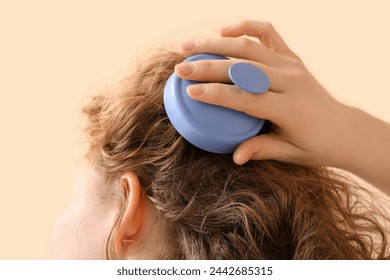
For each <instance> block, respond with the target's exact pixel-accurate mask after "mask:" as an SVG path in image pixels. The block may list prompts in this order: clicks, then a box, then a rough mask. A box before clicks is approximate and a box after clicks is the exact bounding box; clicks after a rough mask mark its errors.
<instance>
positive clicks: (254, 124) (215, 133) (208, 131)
mask: <svg viewBox="0 0 390 280" xmlns="http://www.w3.org/2000/svg"><path fill="white" fill-rule="evenodd" d="M219 59H228V58H226V57H224V56H220V55H214V54H198V55H194V56H191V57H189V58H187V59H186V60H185V61H186V62H189V61H196V60H219ZM229 76H230V79H231V80H232V82H233V83H234V84H235V85H236V86H237V87H239V88H241V89H243V90H245V91H248V92H250V93H253V94H259V93H263V92H266V91H267V90H268V88H269V86H270V81H269V79H268V77H267V75H266V74H265V73H264V72H263V71H262V70H260V69H259V68H257V67H255V66H253V65H251V64H248V63H242V62H238V63H235V64H233V65H232V66H230V68H229ZM196 83H200V82H196V81H190V80H184V79H181V78H179V77H178V76H177V75H176V74H175V73H173V74H172V75H171V76H170V77H169V79H168V80H167V83H166V85H165V88H164V106H165V110H166V112H167V115H168V118H169V120H170V121H171V123H172V125H173V126H174V127H175V129H176V130H177V131H178V132H179V133H180V135H182V136H183V137H184V138H185V139H186V140H187V141H188V142H190V143H191V144H193V145H195V146H196V147H198V148H200V149H202V150H205V151H208V152H212V153H218V154H227V153H232V152H233V151H234V150H235V149H236V147H237V146H238V145H239V144H240V143H241V142H243V141H244V140H246V139H249V138H251V137H253V136H255V135H256V134H258V133H259V131H260V130H261V128H262V127H263V125H264V120H263V119H258V118H254V117H251V116H249V115H247V114H245V113H242V112H238V111H235V110H232V109H228V108H224V107H220V106H216V105H210V104H206V103H202V102H199V101H196V100H194V99H192V98H190V97H189V96H188V95H187V91H186V90H187V86H189V85H192V84H196Z"/></svg>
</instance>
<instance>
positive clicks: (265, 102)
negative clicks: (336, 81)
mask: <svg viewBox="0 0 390 280" xmlns="http://www.w3.org/2000/svg"><path fill="white" fill-rule="evenodd" d="M221 35H222V37H216V38H211V39H206V40H199V41H195V42H187V43H184V44H183V45H182V52H183V53H184V54H185V55H194V54H197V53H214V54H219V55H224V56H227V57H231V58H232V59H231V60H203V61H196V62H190V63H181V64H179V65H177V66H176V69H175V71H176V73H177V75H178V76H180V77H181V78H184V79H190V80H196V81H205V82H210V83H207V84H196V85H191V86H189V87H188V88H187V92H188V94H189V95H190V97H192V98H193V99H196V100H199V101H202V102H206V103H211V104H215V105H220V106H224V107H228V108H231V109H234V110H238V111H242V112H245V113H246V114H249V115H251V116H254V117H258V118H263V119H268V120H270V121H271V122H272V123H273V128H272V131H271V132H270V133H269V134H263V135H259V136H255V137H253V138H251V139H248V140H247V141H245V142H243V143H242V144H240V145H239V147H238V148H237V149H236V151H235V152H234V155H233V158H234V161H235V162H236V163H237V164H243V163H245V162H247V161H248V160H250V159H254V160H258V159H275V160H279V161H285V162H292V163H297V164H301V165H310V166H319V165H333V166H334V165H336V164H337V160H338V157H339V149H340V146H339V143H340V141H342V140H343V137H344V136H345V125H346V122H348V114H346V111H347V110H348V107H347V106H344V105H342V104H341V103H339V102H338V101H336V100H335V99H334V98H333V97H332V96H330V94H329V93H328V92H327V91H326V90H325V89H324V88H323V87H322V86H321V85H320V84H319V83H318V82H317V80H316V79H315V78H314V77H313V76H312V75H311V74H310V72H309V71H308V70H307V69H306V67H305V66H304V64H303V63H302V61H301V60H300V59H299V57H298V56H297V55H296V54H295V53H293V52H292V51H291V50H290V48H289V47H288V46H287V45H286V43H285V42H284V41H283V39H282V38H281V37H280V35H279V34H278V33H277V32H276V31H275V29H274V28H273V26H272V25H271V24H270V23H267V22H255V21H242V22H240V23H238V24H234V25H232V26H230V27H227V28H223V29H221ZM242 35H247V36H250V37H255V38H257V39H258V42H255V41H253V40H250V39H248V38H245V37H241V36H242ZM237 61H245V62H247V63H251V64H253V65H255V66H257V67H259V68H261V69H262V70H263V71H264V72H265V73H266V74H267V75H268V77H269V78H270V81H271V86H270V89H269V91H268V92H266V93H264V94H259V95H255V94H250V93H247V92H245V91H243V90H241V89H239V88H238V87H236V86H234V85H231V84H226V83H231V82H230V78H229V75H228V69H229V67H230V65H231V64H233V63H235V62H237Z"/></svg>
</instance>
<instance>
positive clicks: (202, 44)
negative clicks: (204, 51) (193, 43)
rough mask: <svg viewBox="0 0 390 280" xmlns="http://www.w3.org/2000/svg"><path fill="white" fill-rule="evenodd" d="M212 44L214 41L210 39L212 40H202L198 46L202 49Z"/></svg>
mask: <svg viewBox="0 0 390 280" xmlns="http://www.w3.org/2000/svg"><path fill="white" fill-rule="evenodd" d="M213 42H214V39H212V38H205V39H203V40H202V42H201V43H199V45H200V47H202V48H205V47H206V48H207V47H209V46H211V45H213Z"/></svg>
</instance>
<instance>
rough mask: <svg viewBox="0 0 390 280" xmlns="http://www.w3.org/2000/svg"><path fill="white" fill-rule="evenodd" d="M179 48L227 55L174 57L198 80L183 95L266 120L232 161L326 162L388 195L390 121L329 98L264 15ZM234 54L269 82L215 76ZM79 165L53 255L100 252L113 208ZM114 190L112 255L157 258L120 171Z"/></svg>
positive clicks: (152, 222) (182, 71) (162, 246)
mask: <svg viewBox="0 0 390 280" xmlns="http://www.w3.org/2000/svg"><path fill="white" fill-rule="evenodd" d="M242 35H248V36H250V37H254V38H256V39H257V40H258V41H257V42H255V41H253V40H249V39H247V38H243V37H241V36H242ZM182 52H183V54H185V55H188V56H189V55H193V54H197V53H216V54H220V55H225V56H228V57H232V58H233V59H231V60H216V61H196V62H191V63H181V64H179V65H177V66H176V69H175V71H176V73H177V75H178V76H180V77H181V78H184V79H190V80H197V81H204V82H208V83H207V84H197V85H191V86H189V87H188V88H187V92H188V94H189V96H190V97H192V98H194V99H196V100H199V101H202V102H205V103H210V104H215V105H219V106H224V107H228V108H231V109H234V110H238V111H242V112H245V113H247V114H249V115H252V116H254V117H258V118H263V119H268V120H270V121H271V122H272V123H273V131H272V132H271V133H269V134H265V135H260V136H255V137H253V138H251V139H249V140H247V141H245V142H243V143H242V144H241V145H239V146H238V148H237V149H236V151H235V152H234V154H233V159H234V161H235V162H236V163H237V164H239V165H241V164H244V163H245V162H247V161H249V160H264V159H274V160H279V161H284V162H291V163H296V164H300V165H306V166H333V167H338V168H342V169H345V170H347V171H350V172H352V173H354V174H356V175H358V176H360V177H362V178H363V179H365V180H367V181H368V182H370V183H372V184H373V185H375V186H377V187H378V188H380V189H382V190H383V191H385V192H387V193H390V172H388V171H389V170H390V160H389V159H390V149H389V144H388V143H390V125H389V124H388V123H386V122H383V121H381V120H379V119H377V118H375V117H373V116H371V115H369V114H367V113H365V112H363V111H361V110H359V109H357V108H352V107H349V106H347V105H345V104H342V103H340V102H338V101H337V100H336V99H334V98H333V97H332V96H331V95H330V94H329V93H328V92H327V91H326V90H325V89H324V88H323V87H322V86H321V85H320V84H319V83H318V82H317V80H316V79H315V78H314V77H313V75H312V74H311V73H310V72H309V71H308V70H307V69H306V67H305V66H304V64H303V63H302V61H301V60H300V59H299V57H298V56H297V55H296V54H295V53H294V52H292V51H291V50H290V49H289V47H288V46H287V45H286V44H285V42H284V41H283V39H282V38H281V37H280V35H279V34H278V33H277V32H276V31H275V29H274V28H273V26H272V25H271V24H270V23H267V22H256V21H242V22H239V23H236V24H233V25H231V26H227V27H224V28H222V29H221V37H216V38H210V39H205V40H199V41H195V42H186V43H183V45H182ZM237 61H246V62H248V63H251V64H253V65H255V66H257V67H259V68H261V69H262V70H263V71H264V72H265V73H266V74H267V75H268V76H269V78H270V80H271V87H270V90H269V91H268V92H266V93H265V94H261V95H253V94H249V93H247V92H245V91H242V90H240V89H239V88H237V87H235V86H233V85H229V84H225V83H229V82H230V79H229V77H228V68H229V67H230V65H231V64H233V63H235V62H237ZM80 173H81V176H80V177H79V178H80V179H79V180H77V183H76V190H77V192H76V196H75V199H74V201H73V202H72V203H71V205H70V206H69V207H68V209H67V210H66V211H65V212H64V214H63V215H62V216H61V217H60V219H59V220H58V222H57V224H56V226H55V227H54V230H53V235H52V246H51V248H52V250H51V251H52V252H51V253H52V258H55V259H104V258H105V243H106V239H107V236H108V234H109V232H110V231H111V228H112V227H113V225H114V222H115V220H116V218H117V217H118V215H119V212H120V211H119V209H120V205H119V204H118V202H117V201H116V200H112V201H110V200H108V201H107V200H106V201H103V200H102V199H101V198H100V197H99V195H98V194H97V192H96V190H97V186H100V185H101V180H100V178H99V176H97V175H96V173H94V172H93V170H91V168H90V167H87V168H86V169H83V170H82V171H81V172H80ZM120 192H122V194H123V196H125V198H126V199H125V202H124V215H123V217H121V218H120V220H119V223H118V225H117V227H116V231H115V232H116V234H115V235H114V250H115V252H116V254H117V256H118V258H121V259H155V258H158V256H160V255H157V254H161V252H164V251H166V250H169V241H168V239H165V238H168V234H166V232H164V231H163V230H162V229H161V227H160V226H159V223H158V221H159V219H158V218H157V216H156V213H155V211H154V210H153V208H152V207H151V203H150V201H149V200H148V199H147V198H146V197H145V196H144V195H143V192H142V187H141V185H140V182H139V179H138V177H137V176H136V175H135V174H134V173H132V172H127V173H125V174H123V175H122V177H121V178H120Z"/></svg>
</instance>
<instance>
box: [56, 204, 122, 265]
mask: <svg viewBox="0 0 390 280" xmlns="http://www.w3.org/2000/svg"><path fill="white" fill-rule="evenodd" d="M113 210H114V209H110V207H107V206H100V205H93V204H92V205H91V204H89V205H88V204H87V203H81V202H80V201H78V202H73V203H72V204H71V205H70V206H69V207H68V208H67V209H66V210H65V211H64V213H63V214H62V215H61V216H60V218H59V219H58V221H57V223H56V224H55V226H54V228H53V233H52V238H51V257H52V258H53V259H105V243H106V239H107V237H108V234H109V232H110V230H111V226H112V224H113V219H114V214H113V213H114V211H113Z"/></svg>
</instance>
